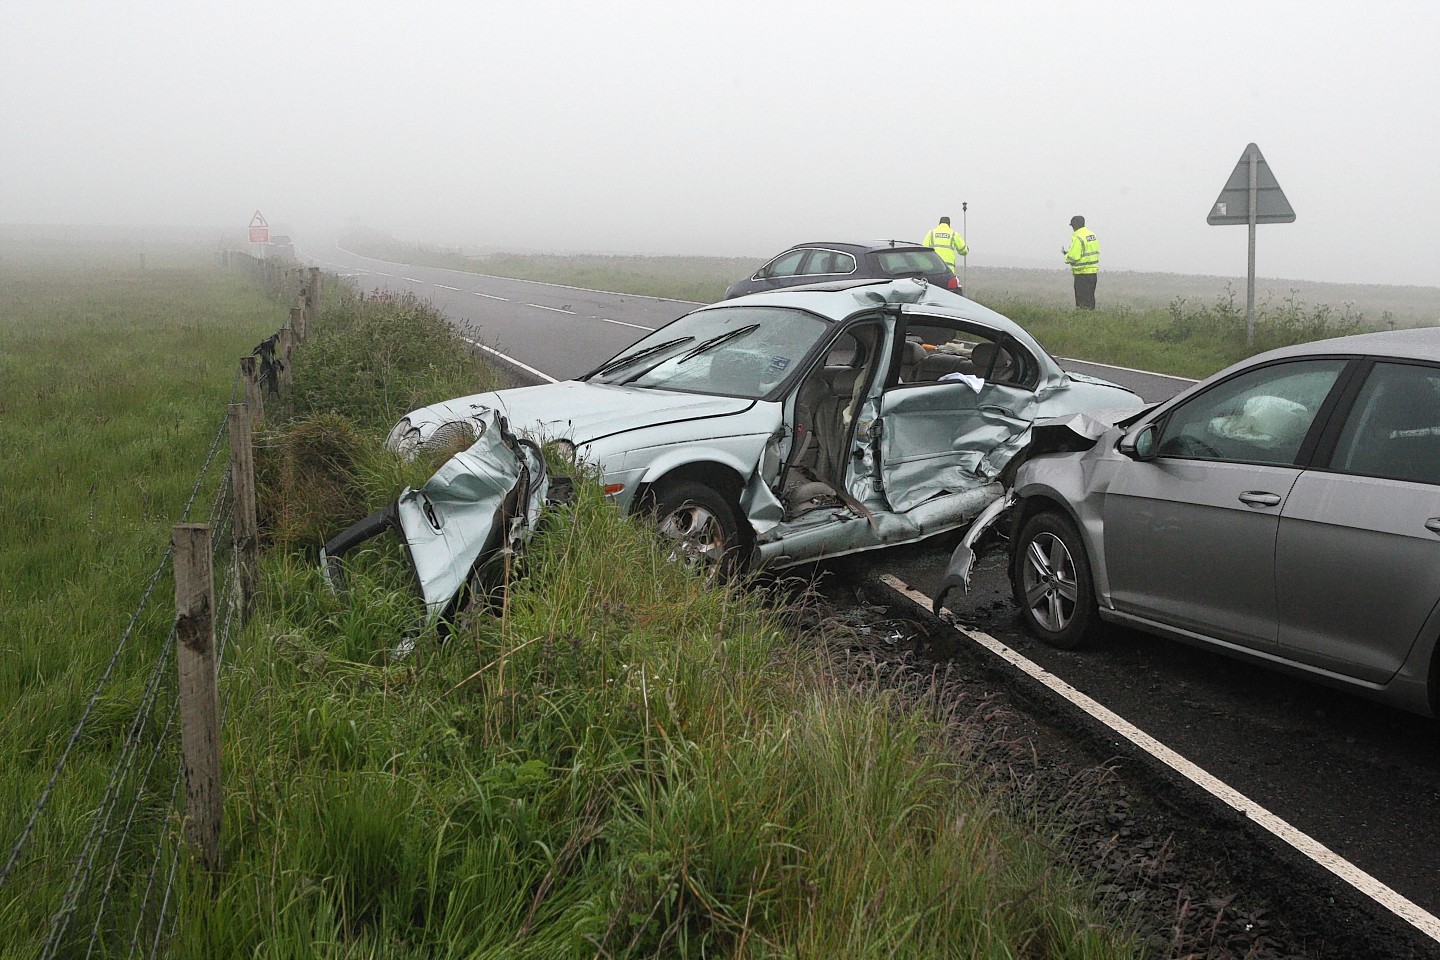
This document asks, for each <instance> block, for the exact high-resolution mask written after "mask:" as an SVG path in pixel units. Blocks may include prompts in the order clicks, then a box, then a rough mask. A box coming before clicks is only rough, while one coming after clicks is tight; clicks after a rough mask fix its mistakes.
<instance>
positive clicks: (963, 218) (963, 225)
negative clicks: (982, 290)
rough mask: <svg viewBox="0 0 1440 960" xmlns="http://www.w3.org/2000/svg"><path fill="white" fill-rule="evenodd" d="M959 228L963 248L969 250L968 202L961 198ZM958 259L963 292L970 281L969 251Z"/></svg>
mask: <svg viewBox="0 0 1440 960" xmlns="http://www.w3.org/2000/svg"><path fill="white" fill-rule="evenodd" d="M960 229H961V230H962V231H963V232H962V233H961V234H960V235H961V236H962V237H964V238H965V240H964V243H965V249H966V250H969V249H970V204H969V202H968V201H965V200H961V201H960ZM960 259H961V260H962V261H963V263H962V264H961V267H960V272H961V273H963V274H964V276H963V277H962V278H961V280H960V292H961V293H964V292H965V289H966V288H965V284H967V283H969V282H970V254H969V253H966V254H965V256H963V257H961V258H960Z"/></svg>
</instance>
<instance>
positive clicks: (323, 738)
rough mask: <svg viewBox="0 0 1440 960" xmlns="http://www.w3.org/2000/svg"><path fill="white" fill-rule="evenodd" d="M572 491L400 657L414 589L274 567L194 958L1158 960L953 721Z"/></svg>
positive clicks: (203, 886)
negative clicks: (521, 559) (869, 678)
mask: <svg viewBox="0 0 1440 960" xmlns="http://www.w3.org/2000/svg"><path fill="white" fill-rule="evenodd" d="M580 491H581V492H580V496H579V499H578V501H577V502H576V503H575V504H574V505H573V506H572V507H569V508H565V509H559V510H556V511H555V512H554V513H552V514H551V516H550V517H549V520H548V523H547V526H546V529H545V530H544V531H543V532H542V533H541V534H540V536H538V537H537V539H536V540H535V541H534V542H533V543H532V545H531V549H530V551H529V553H528V560H527V563H526V567H525V569H524V570H523V571H522V572H521V574H520V575H518V576H516V578H515V579H514V580H513V581H512V583H511V589H510V591H509V593H508V597H507V600H506V601H505V603H504V605H503V606H502V607H500V608H499V609H493V610H490V611H480V612H477V613H475V614H474V615H472V616H471V617H470V618H468V619H467V620H466V621H465V622H464V623H463V624H462V625H461V626H460V627H459V629H458V630H457V631H456V632H455V633H454V635H452V636H450V637H449V639H448V640H447V641H446V642H443V643H442V642H440V641H439V640H438V639H437V638H436V637H434V636H433V635H424V636H421V637H420V638H419V642H418V645H417V647H416V649H415V652H414V653H413V654H411V655H410V656H409V657H406V658H403V659H397V658H396V657H395V656H393V655H392V651H393V649H394V646H395V642H396V640H397V639H398V637H400V636H401V635H402V634H403V633H404V632H405V631H406V629H407V628H408V627H409V626H410V625H411V624H412V623H413V618H414V617H415V614H416V610H415V607H414V602H413V598H412V597H411V595H410V594H409V592H408V591H406V590H403V589H398V588H397V586H396V584H395V583H394V581H392V580H390V579H389V578H387V577H385V576H375V577H372V578H361V579H360V580H359V581H358V582H355V583H353V584H352V591H351V593H350V594H349V596H348V598H347V600H346V601H345V602H342V601H340V600H337V599H335V598H333V597H331V596H329V595H328V594H327V593H326V592H325V591H324V590H323V589H322V588H321V586H320V584H319V582H318V577H317V576H316V574H315V572H314V570H313V567H312V565H310V564H308V563H305V562H302V561H300V560H297V559H296V558H295V556H294V555H293V554H292V555H286V554H283V553H272V554H271V555H270V556H269V558H268V561H267V571H266V575H267V580H268V582H269V584H270V587H271V589H270V590H269V593H268V596H269V597H270V600H269V601H268V602H267V603H266V605H265V607H264V609H263V610H262V612H261V614H260V619H259V621H258V622H257V624H256V625H255V627H254V629H253V630H251V631H250V632H249V633H248V634H247V638H246V640H245V641H244V642H243V645H242V647H241V648H240V649H239V650H238V656H237V659H236V666H235V668H234V670H233V671H232V672H231V673H230V674H229V675H228V676H227V683H228V684H229V686H230V689H231V691H232V696H233V700H232V702H233V703H234V704H236V708H235V713H234V715H233V719H232V720H231V721H230V728H229V729H230V730H231V731H233V732H232V733H231V734H230V736H229V737H228V739H227V758H228V760H227V770H228V771H229V773H228V776H229V778H230V790H229V793H228V796H227V805H226V821H225V823H226V826H225V830H226V834H225V836H226V845H225V859H226V863H227V871H226V874H225V876H224V878H223V880H222V881H221V883H220V886H219V889H218V891H217V892H216V893H215V894H214V895H213V897H212V896H211V895H210V893H209V891H208V881H206V880H204V879H202V878H199V877H193V876H192V877H190V878H188V881H187V882H188V884H189V885H188V886H187V887H186V890H185V895H184V896H183V898H182V902H183V904H184V912H183V916H182V919H181V924H180V927H179V930H178V931H177V934H176V938H175V941H174V943H173V944H172V948H171V952H172V955H173V956H176V957H195V958H202V957H203V958H206V960H209V958H213V957H239V956H255V955H265V956H277V955H282V956H315V957H340V956H377V957H485V956H493V957H547V958H548V957H593V956H613V957H619V956H665V957H699V956H720V957H762V956H763V957H811V956H826V957H835V958H848V957H857V958H858V957H917V958H920V957H924V958H930V957H935V956H964V957H997V958H999V957H1017V956H1046V957H1076V958H1078V957H1122V956H1132V955H1135V953H1136V951H1135V949H1134V948H1133V947H1132V945H1131V944H1130V941H1129V939H1128V938H1127V936H1126V934H1125V933H1124V932H1123V930H1120V929H1117V928H1116V927H1115V926H1113V923H1114V918H1107V917H1105V916H1103V915H1101V914H1099V913H1098V912H1097V911H1096V910H1095V909H1094V908H1093V907H1091V906H1090V905H1089V900H1088V897H1087V891H1086V888H1085V886H1084V883H1083V882H1082V881H1081V880H1080V879H1079V878H1077V877H1076V876H1074V875H1073V874H1072V873H1070V872H1069V871H1067V870H1066V869H1064V868H1061V867H1057V866H1056V864H1055V862H1054V860H1055V850H1054V848H1053V847H1052V846H1051V845H1050V843H1051V842H1052V841H1050V840H1047V839H1046V834H1045V833H1044V832H1040V833H1035V832H1032V831H1031V830H1030V829H1029V828H1028V826H1026V825H1025V824H1024V823H1023V821H1021V820H1016V819H1012V818H1011V817H1010V816H1007V814H1006V813H1005V812H1004V801H1003V798H1000V797H996V796H991V795H987V794H986V793H985V792H984V791H982V790H981V789H979V788H977V787H976V786H975V785H974V783H973V780H972V777H971V775H970V774H969V773H968V772H967V770H966V768H965V767H964V766H963V765H961V764H959V763H957V762H956V761H955V760H954V759H951V758H947V756H946V753H945V752H944V750H942V749H941V748H940V743H941V734H942V732H943V727H942V724H941V722H940V720H939V719H938V718H935V717H931V716H927V715H925V714H924V713H922V712H919V711H917V710H916V709H915V708H913V707H912V706H910V705H907V704H905V703H903V702H901V701H900V700H898V699H897V698H896V697H895V696H894V695H893V694H889V693H886V692H884V691H882V690H879V689H877V688H872V687H869V686H867V685H865V684H863V683H856V682H854V681H853V679H852V678H850V677H849V676H848V675H846V674H845V673H844V671H842V670H838V669H836V668H835V667H834V666H833V665H832V663H831V661H830V657H829V654H828V653H827V644H826V638H825V637H824V636H820V635H814V634H811V635H806V636H803V637H802V636H799V635H797V634H796V633H794V631H793V630H792V629H790V627H789V626H788V625H787V623H788V621H787V620H786V618H785V617H784V615H783V613H782V612H777V611H776V610H774V609H772V608H770V607H767V606H766V605H765V604H763V603H762V602H761V598H759V597H758V596H756V595H754V594H742V593H741V592H739V591H737V590H735V589H722V588H716V587H714V586H712V585H710V584H708V583H706V582H705V581H704V580H702V579H700V578H698V577H696V576H694V575H693V574H692V573H691V572H690V571H688V570H687V569H685V568H682V567H679V566H677V565H675V564H673V563H669V562H667V561H666V559H665V551H664V550H663V549H660V548H658V547H657V545H656V543H655V541H654V540H653V538H652V537H651V536H650V535H649V534H648V533H647V531H645V530H644V529H643V528H641V527H638V526H636V525H635V524H633V523H631V522H629V521H627V520H625V519H623V518H621V517H620V516H618V515H617V514H616V513H615V512H614V510H613V509H612V508H611V507H610V506H609V504H608V503H607V502H606V501H605V500H604V498H603V497H602V496H601V495H600V494H599V492H598V490H597V489H596V488H595V487H594V486H593V485H589V484H586V485H582V486H581V488H580ZM833 639H834V641H835V643H836V646H837V647H838V646H840V640H841V639H843V638H838V637H837V638H833Z"/></svg>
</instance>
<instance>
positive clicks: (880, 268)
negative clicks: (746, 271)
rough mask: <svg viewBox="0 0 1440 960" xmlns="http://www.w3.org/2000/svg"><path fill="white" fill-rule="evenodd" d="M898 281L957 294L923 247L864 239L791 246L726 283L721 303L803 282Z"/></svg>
mask: <svg viewBox="0 0 1440 960" xmlns="http://www.w3.org/2000/svg"><path fill="white" fill-rule="evenodd" d="M899 277H921V278H923V279H924V280H925V281H926V282H927V283H930V284H931V285H933V286H936V287H939V288H940V289H941V290H950V291H951V292H953V293H961V292H962V291H961V289H960V281H959V280H956V279H955V272H954V271H953V270H951V269H950V267H949V266H947V265H946V263H945V261H944V260H942V259H940V255H939V254H938V253H936V252H935V251H934V250H932V249H930V248H929V247H927V246H924V245H923V244H919V243H909V242H907V241H904V240H870V241H867V242H865V243H828V242H817V243H799V244H796V245H795V246H793V247H791V248H790V249H788V250H786V251H785V252H784V253H781V254H779V255H778V256H776V257H773V258H772V259H771V260H770V261H769V262H767V263H766V264H765V265H764V266H762V267H760V269H758V270H756V271H755V272H754V273H753V274H751V275H750V276H748V277H746V278H745V279H744V280H737V281H735V282H734V283H732V284H730V286H729V288H728V289H726V291H725V299H726V300H730V299H732V298H734V297H743V296H745V295H746V294H749V293H762V292H764V291H766V290H778V289H781V288H783V287H798V286H800V285H801V284H806V283H826V282H829V281H832V280H894V279H896V278H899Z"/></svg>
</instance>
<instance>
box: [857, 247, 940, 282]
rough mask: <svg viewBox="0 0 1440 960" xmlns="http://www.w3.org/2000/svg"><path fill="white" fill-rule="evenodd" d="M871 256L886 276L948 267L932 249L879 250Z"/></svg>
mask: <svg viewBox="0 0 1440 960" xmlns="http://www.w3.org/2000/svg"><path fill="white" fill-rule="evenodd" d="M871 256H872V257H873V258H874V260H875V265H876V266H877V267H879V268H880V273H881V274H882V275H884V276H887V277H909V276H913V275H915V274H919V273H940V272H942V271H948V270H949V269H950V268H949V267H948V266H946V264H945V261H944V260H941V259H940V254H938V253H936V252H935V251H934V250H913V249H912V250H880V251H878V252H876V253H874V254H872V255H871Z"/></svg>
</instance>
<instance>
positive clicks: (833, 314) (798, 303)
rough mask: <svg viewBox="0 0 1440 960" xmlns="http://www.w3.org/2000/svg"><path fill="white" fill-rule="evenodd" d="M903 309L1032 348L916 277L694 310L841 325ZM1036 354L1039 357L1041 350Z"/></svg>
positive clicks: (975, 308) (1003, 319)
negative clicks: (767, 311)
mask: <svg viewBox="0 0 1440 960" xmlns="http://www.w3.org/2000/svg"><path fill="white" fill-rule="evenodd" d="M906 305H914V306H917V307H924V308H925V311H926V312H927V313H934V314H936V315H937V316H949V317H958V318H960V319H965V320H973V321H975V322H977V323H980V324H983V325H985V326H988V327H991V328H993V329H995V330H998V331H1001V332H1004V333H1014V334H1015V335H1016V336H1017V338H1018V339H1019V340H1021V341H1022V342H1025V343H1034V342H1035V338H1034V337H1033V336H1031V335H1030V333H1029V332H1028V331H1026V330H1025V329H1024V328H1023V327H1021V326H1020V324H1018V323H1016V322H1015V321H1014V320H1011V319H1010V318H1009V317H1007V316H1005V315H1004V314H1000V313H996V312H995V311H994V310H991V309H990V308H989V307H987V306H984V305H983V304H979V303H976V302H975V301H974V300H967V299H966V298H964V297H962V296H959V295H957V294H955V293H954V292H953V291H950V290H946V289H945V288H943V287H938V286H936V285H935V284H933V283H927V282H926V281H925V280H924V279H922V278H919V277H898V278H895V279H892V280H881V279H863V278H862V279H844V280H825V281H822V282H820V283H807V284H804V285H802V286H795V287H780V288H778V289H775V290H762V291H760V292H759V293H748V294H746V295H745V296H743V297H734V298H732V299H730V300H721V301H720V302H719V303H713V304H710V305H709V306H705V307H701V308H700V309H701V310H715V309H721V308H725V307H735V306H767V307H796V308H799V309H801V310H808V311H809V312H811V313H815V314H818V315H820V316H822V317H825V318H826V319H829V320H845V319H847V318H849V317H851V316H853V315H854V314H856V313H857V312H859V311H861V310H865V309H874V308H877V307H883V306H906ZM1036 345H1037V346H1038V344H1036ZM1041 349H1042V352H1043V348H1041Z"/></svg>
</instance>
